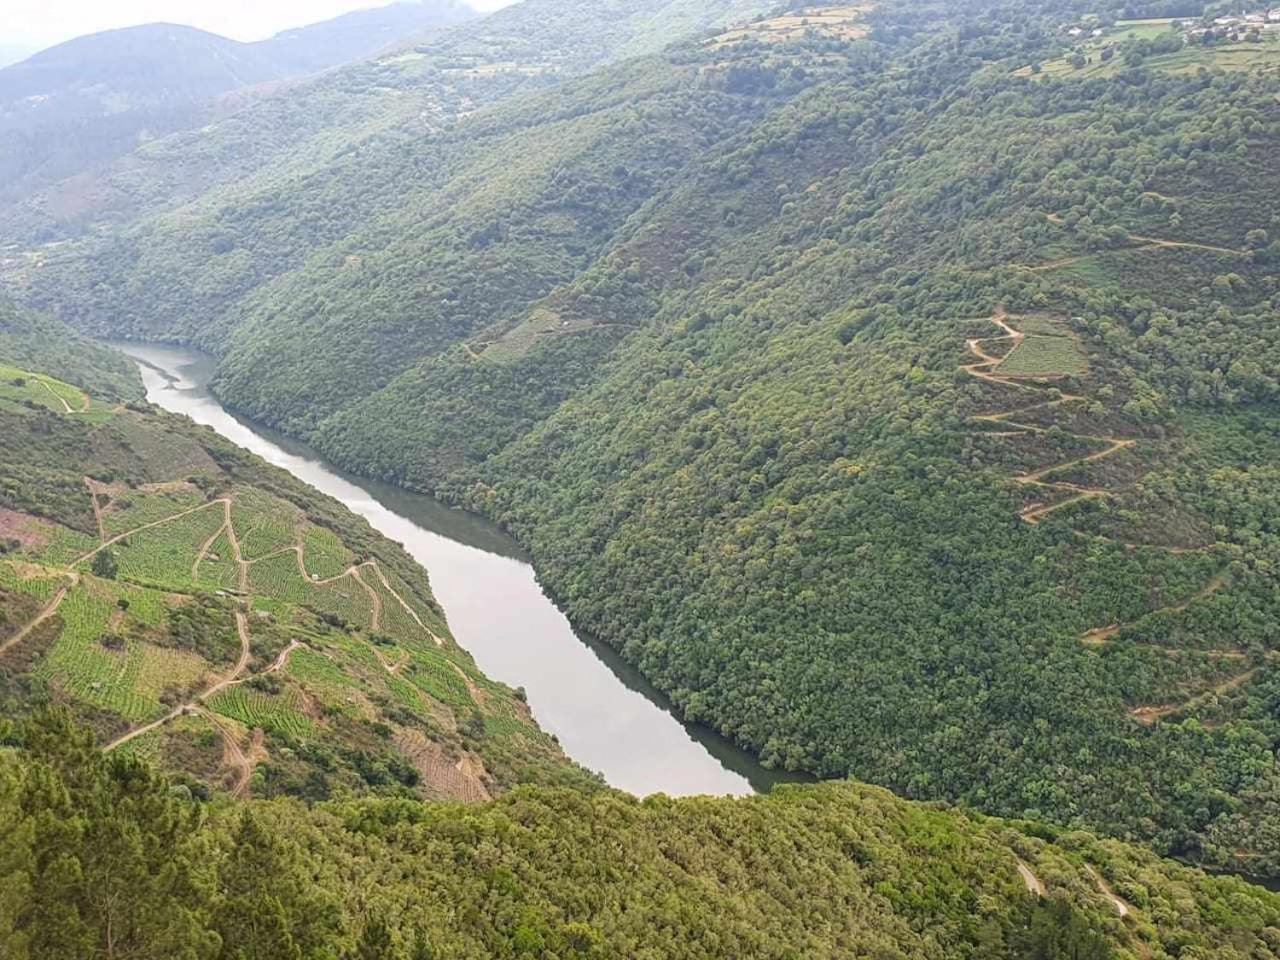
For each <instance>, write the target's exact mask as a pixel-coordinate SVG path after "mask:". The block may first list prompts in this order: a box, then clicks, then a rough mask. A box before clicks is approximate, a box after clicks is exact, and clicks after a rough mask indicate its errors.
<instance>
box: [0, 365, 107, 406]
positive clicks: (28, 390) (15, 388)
mask: <svg viewBox="0 0 1280 960" xmlns="http://www.w3.org/2000/svg"><path fill="white" fill-rule="evenodd" d="M0 398H2V399H5V400H11V401H13V402H16V403H24V402H31V403H35V404H38V405H39V406H42V407H44V408H46V409H47V410H52V411H53V412H54V413H66V412H67V407H70V408H71V411H72V412H78V411H80V410H82V409H83V408H84V407H85V406H86V405H87V403H88V398H87V397H86V396H85V395H84V394H83V393H81V392H80V391H79V390H77V389H76V388H75V387H73V386H71V385H70V384H68V383H63V382H62V381H61V380H55V379H54V378H53V377H47V376H45V375H44V374H40V373H31V372H30V371H27V370H20V369H18V368H17V367H11V366H9V365H8V364H2V363H0ZM63 401H66V406H64V405H63Z"/></svg>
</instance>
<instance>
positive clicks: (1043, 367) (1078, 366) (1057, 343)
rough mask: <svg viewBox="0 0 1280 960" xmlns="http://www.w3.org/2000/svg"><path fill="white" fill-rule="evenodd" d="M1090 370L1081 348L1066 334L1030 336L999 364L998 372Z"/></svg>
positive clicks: (1015, 374) (1050, 373)
mask: <svg viewBox="0 0 1280 960" xmlns="http://www.w3.org/2000/svg"><path fill="white" fill-rule="evenodd" d="M1087 371H1088V364H1087V363H1086V362H1085V358H1084V355H1083V354H1082V353H1081V352H1080V347H1079V346H1078V345H1077V344H1076V342H1075V341H1074V340H1073V339H1072V338H1071V337H1067V336H1059V337H1054V336H1048V337H1042V336H1029V337H1027V338H1026V339H1025V340H1022V341H1021V342H1019V344H1018V345H1017V346H1016V347H1014V348H1013V350H1011V351H1010V352H1009V355H1008V356H1007V357H1005V359H1004V360H1003V362H1001V364H1000V365H999V366H998V367H996V372H997V373H1000V374H1002V375H1004V376H1009V377H1026V376H1080V375H1082V374H1084V373H1086V372H1087Z"/></svg>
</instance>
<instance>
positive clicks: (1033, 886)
mask: <svg viewBox="0 0 1280 960" xmlns="http://www.w3.org/2000/svg"><path fill="white" fill-rule="evenodd" d="M1018 876H1020V877H1022V882H1023V883H1024V884H1026V886H1027V893H1030V894H1034V895H1035V896H1037V897H1043V896H1044V895H1045V889H1044V884H1043V883H1041V882H1040V878H1039V877H1037V876H1036V875H1035V874H1034V873H1032V872H1031V868H1030V867H1028V866H1027V865H1026V864H1025V863H1023V862H1022V861H1021V860H1019V861H1018Z"/></svg>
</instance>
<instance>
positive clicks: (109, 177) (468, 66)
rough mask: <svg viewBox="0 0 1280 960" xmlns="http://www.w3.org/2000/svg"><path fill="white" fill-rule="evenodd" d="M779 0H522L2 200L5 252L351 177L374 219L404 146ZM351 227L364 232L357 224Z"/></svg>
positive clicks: (269, 201)
mask: <svg viewBox="0 0 1280 960" xmlns="http://www.w3.org/2000/svg"><path fill="white" fill-rule="evenodd" d="M769 5H770V4H769V3H768V0H710V2H708V0H701V2H699V3H696V4H690V3H689V2H688V0H640V2H636V0H608V2H600V0H522V2H521V3H518V4H514V5H512V6H509V7H506V8H504V9H502V10H500V11H498V12H497V13H494V14H491V15H489V16H487V17H485V18H483V19H478V20H473V21H470V22H468V23H463V24H461V25H459V26H456V27H454V28H451V29H448V30H445V31H442V32H440V33H439V34H438V35H434V36H428V37H427V38H425V39H424V40H423V41H422V42H421V43H419V44H417V45H415V46H414V47H412V48H411V49H406V50H403V51H400V52H395V53H391V54H389V55H387V56H385V57H382V58H380V59H378V60H375V61H372V62H368V63H362V64H354V65H351V66H349V67H348V68H346V69H341V70H336V71H332V72H331V73H330V74H328V75H326V76H323V77H319V78H315V79H313V80H311V81H309V82H305V83H298V84H291V85H289V86H288V87H287V88H285V89H283V90H278V89H277V90H266V91H254V92H253V93H252V94H247V95H244V97H243V100H244V101H247V102H242V101H240V100H236V99H232V100H231V101H230V102H228V103H226V104H224V106H226V109H225V110H224V111H223V112H222V115H220V116H218V117H217V118H211V119H212V121H213V122H210V123H208V124H207V125H206V126H202V127H201V128H199V129H195V130H191V131H189V132H187V133H184V134H177V135H175V136H173V137H168V138H161V139H160V140H157V141H152V142H148V143H146V144H144V145H143V146H141V147H140V148H139V149H138V150H136V151H134V152H132V153H129V154H127V155H124V156H121V157H120V158H119V160H118V161H117V162H116V163H114V164H112V165H110V166H108V167H105V168H103V169H101V170H95V171H92V172H90V173H89V174H88V175H86V176H82V177H70V178H68V179H66V180H63V181H61V182H59V183H55V184H53V185H52V186H50V187H49V188H48V189H46V190H42V191H40V192H39V193H37V194H36V195H35V196H34V197H25V196H24V197H21V198H20V199H16V198H18V197H19V194H18V192H16V191H15V193H13V194H12V196H13V197H14V198H15V201H14V202H13V203H11V204H10V205H8V206H7V207H3V206H0V248H4V247H7V246H9V245H10V244H14V245H17V246H20V247H22V248H27V249H32V248H34V247H35V245H37V244H39V243H46V242H49V241H54V240H59V239H64V238H65V237H67V236H74V235H77V234H79V233H82V232H84V231H85V230H86V229H90V228H95V227H97V228H101V227H102V226H103V225H105V224H106V223H111V224H113V225H115V226H117V227H118V226H119V225H120V224H122V223H134V222H137V221H139V220H144V223H143V225H142V226H140V227H139V234H140V235H141V236H147V235H149V234H150V233H152V230H151V228H150V227H149V226H148V225H147V223H146V222H145V218H147V217H149V216H151V215H153V214H156V213H158V212H161V211H165V210H174V209H175V208H178V207H180V206H181V205H182V204H184V203H186V202H188V201H191V200H193V199H194V198H197V197H202V200H201V202H200V203H199V204H198V206H197V207H196V208H195V209H193V210H185V211H184V212H181V213H180V214H179V216H180V217H181V219H184V220H186V221H187V222H190V221H191V220H192V217H193V216H197V217H200V218H201V219H203V218H204V217H206V216H211V217H212V218H213V219H212V222H211V223H210V225H211V226H213V227H215V228H218V229H220V230H221V231H222V232H224V233H225V232H227V227H228V226H230V223H233V222H234V221H236V220H238V219H240V218H242V217H249V218H251V219H258V218H261V217H262V216H263V214H264V213H266V212H275V213H276V214H277V216H279V215H282V214H285V213H289V212H291V213H293V214H294V216H295V217H296V216H297V214H298V211H296V210H292V211H290V210H282V209H277V207H278V204H277V202H276V200H275V199H274V198H275V197H276V196H277V195H278V194H279V193H280V191H281V190H282V189H283V190H288V191H290V192H292V191H294V190H297V189H299V187H300V186H303V185H307V186H308V187H311V188H320V189H323V187H321V185H322V184H326V183H329V182H336V183H341V184H342V186H343V187H344V188H349V189H351V192H352V194H353V195H354V197H355V198H356V199H359V200H360V201H361V202H360V204H359V205H358V206H356V207H355V208H354V211H353V209H351V208H350V205H348V204H344V205H343V206H341V207H339V208H338V209H335V210H334V211H333V212H332V214H331V216H332V217H334V218H337V217H338V216H339V214H341V215H342V216H343V217H346V218H350V217H352V216H355V215H359V216H360V217H364V216H372V215H375V214H376V213H378V212H382V211H383V210H385V209H386V205H389V204H393V203H394V202H395V200H396V197H397V196H398V193H397V191H398V190H399V189H400V188H402V187H403V186H404V185H405V184H404V182H403V180H398V181H397V180H391V181H388V180H387V179H385V177H386V174H387V173H389V172H391V173H399V172H400V170H399V166H400V163H401V162H402V157H403V155H404V153H405V152H406V151H412V150H413V149H414V148H415V147H416V145H418V144H421V143H422V142H423V141H429V139H430V137H431V136H432V135H433V134H435V133H436V132H438V131H439V130H440V129H441V128H442V127H444V126H446V125H448V124H450V123H451V122H452V121H454V120H455V119H456V118H458V117H459V116H465V115H466V114H468V113H469V112H471V111H473V110H474V109H476V107H477V106H480V105H483V104H487V103H492V102H495V101H497V100H500V99H502V98H504V97H506V96H508V95H510V94H511V93H513V92H516V91H521V90H536V89H541V88H545V87H548V86H552V85H554V84H556V83H557V82H558V81H559V80H560V79H561V78H563V77H566V76H573V75H577V74H581V73H585V72H587V71H589V70H591V69H593V68H595V67H597V66H599V65H600V64H602V63H605V62H609V61H612V60H615V59H618V58H619V57H621V56H624V55H630V54H638V53H643V52H649V51H653V50H657V49H660V48H661V47H662V46H665V45H666V44H667V43H669V42H671V40H673V39H675V38H677V37H679V36H681V35H683V34H684V33H685V32H686V31H696V30H701V29H703V28H704V27H711V26H714V25H717V24H724V23H728V22H733V21H735V20H737V19H739V18H741V17H747V16H750V15H751V14H753V13H755V12H758V11H760V10H763V9H766V8H767V7H768V6H769ZM42 142H44V141H42ZM215 188H217V189H215ZM27 192H30V191H27ZM334 194H335V195H340V194H339V192H338V191H334ZM374 198H377V199H378V200H379V201H380V203H379V204H378V205H375V203H374ZM0 199H2V198H0ZM311 219H312V220H314V213H312V214H311ZM229 221H230V223H229ZM343 222H344V223H345V224H346V229H348V230H350V229H353V228H354V224H353V223H352V221H351V220H350V219H346V220H344V221H343ZM357 222H358V221H357ZM259 226H262V225H261V224H259ZM313 226H314V224H313ZM162 229H163V224H162ZM231 232H232V233H233V234H234V233H235V232H236V229H235V227H234V226H232V227H231ZM336 236H341V234H340V233H338V234H334V233H331V232H328V231H322V232H320V233H318V234H317V240H316V245H317V246H318V245H322V244H323V243H325V242H327V241H331V240H332V239H334V238H335V237H336ZM89 249H90V250H93V249H94V247H93V246H92V245H90V246H89ZM224 252H225V251H224ZM63 253H72V254H73V255H77V256H78V255H79V251H63Z"/></svg>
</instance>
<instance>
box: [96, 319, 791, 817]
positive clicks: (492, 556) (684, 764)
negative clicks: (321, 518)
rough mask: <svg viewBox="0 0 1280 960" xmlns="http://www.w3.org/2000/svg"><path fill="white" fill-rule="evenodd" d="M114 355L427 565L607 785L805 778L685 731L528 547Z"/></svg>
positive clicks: (718, 787)
mask: <svg viewBox="0 0 1280 960" xmlns="http://www.w3.org/2000/svg"><path fill="white" fill-rule="evenodd" d="M113 346H115V347H117V348H118V349H120V350H122V351H124V352H125V353H127V354H129V355H130V356H132V357H134V358H135V359H136V360H138V361H139V367H140V369H141V371H142V375H143V380H144V382H145V383H146V387H147V396H148V399H150V400H151V401H152V402H153V403H155V404H157V405H159V406H161V407H164V408H165V409H167V410H171V411H173V412H175V413H182V414H186V415H187V416H189V417H191V418H192V419H193V420H195V421H196V422H198V423H203V424H207V425H208V426H211V427H213V428H214V429H215V430H217V432H218V433H220V434H222V435H223V436H225V437H226V438H227V439H229V440H231V441H233V442H234V443H237V444H239V445H240V446H242V447H245V448H247V449H249V450H252V451H253V452H254V453H256V454H258V455H259V456H261V457H263V458H264V459H265V460H267V461H269V462H270V463H273V464H275V465H276V466H279V467H282V468H284V469H286V470H288V471H289V472H290V473H292V474H294V475H295V476H297V477H298V478H299V479H301V480H303V481H305V482H306V483H309V484H311V485H312V486H314V487H316V488H317V489H319V490H321V491H323V492H324V493H327V494H329V495H330V496H332V497H335V498H336V499H338V500H341V501H342V502H343V503H344V504H346V506H347V507H348V508H350V509H351V510H353V511H354V512H356V513H358V514H360V515H361V516H364V517H365V518H366V519H367V520H368V521H369V522H370V523H371V524H372V525H373V526H374V527H375V528H376V529H377V530H379V531H380V532H381V533H383V534H384V535H386V536H388V537H390V538H391V539H393V540H397V541H399V542H400V543H402V544H404V545H405V548H406V549H407V550H408V551H409V553H410V554H411V555H412V556H413V557H414V558H415V559H416V560H418V562H420V563H421V564H422V565H423V566H425V567H426V569H427V571H428V573H429V574H430V577H431V585H432V589H433V590H434V591H435V594H436V597H437V598H438V599H439V601H440V603H441V605H442V606H443V607H444V610H445V613H446V615H447V616H448V619H449V625H450V627H451V628H452V630H453V633H454V636H455V637H457V639H458V642H459V643H460V644H461V645H462V646H463V647H465V648H466V649H467V650H469V651H470V652H471V653H472V655H473V656H474V657H475V658H476V662H477V663H478V664H479V665H480V667H481V669H482V670H484V672H485V673H487V674H488V675H489V676H491V677H493V678H494V679H497V680H501V681H502V682H504V683H507V684H510V685H511V686H523V687H524V688H525V690H526V691H527V693H528V696H529V705H530V706H531V707H532V708H533V711H534V714H535V716H536V717H537V718H538V722H539V723H541V724H542V726H543V727H544V728H545V729H547V730H549V731H551V732H552V733H554V734H555V735H556V736H557V737H559V738H560V741H561V743H562V744H563V745H564V748H565V750H566V751H567V752H568V754H569V755H570V756H571V757H573V758H574V759H575V760H577V761H578V762H579V763H582V764H583V765H584V766H587V767H590V768H591V769H593V770H598V771H600V772H601V773H602V774H603V775H604V777H605V779H606V780H608V782H609V783H610V784H612V785H613V786H615V787H618V788H620V789H623V790H627V791H630V792H632V793H635V794H639V795H642V796H643V795H646V794H650V793H656V792H663V793H667V794H671V795H673V796H678V795H690V794H703V793H710V794H735V795H742V794H747V793H751V792H752V791H756V792H763V791H767V790H769V789H770V788H771V787H772V786H773V784H775V783H777V782H780V781H783V780H794V779H799V778H797V777H794V776H791V775H788V774H783V773H778V772H776V771H770V770H766V769H764V768H763V767H761V766H760V764H759V763H757V762H756V760H755V759H754V758H753V757H752V756H750V755H749V754H747V753H745V752H744V751H742V750H740V749H738V748H737V747H736V746H734V745H733V744H732V743H731V742H729V741H728V740H726V739H724V738H723V737H720V736H719V735H717V734H716V733H715V732H714V731H712V730H709V729H707V728H704V727H699V726H685V725H684V724H682V723H681V722H680V721H679V720H678V719H677V718H676V717H675V716H674V714H673V713H672V712H671V709H670V703H669V702H668V701H667V699H666V698H665V697H663V696H662V694H660V693H659V692H658V691H657V690H655V689H654V688H653V686H652V685H651V684H649V683H648V682H647V681H646V680H645V679H644V678H643V677H642V676H641V675H640V674H639V673H638V672H637V671H636V670H635V669H634V668H633V667H631V666H630V665H629V664H627V663H625V662H624V661H623V660H622V659H621V658H620V657H619V656H618V654H617V653H616V652H615V651H614V650H612V648H610V647H608V646H606V645H604V644H601V643H597V642H591V641H584V640H583V639H581V638H579V637H578V636H577V635H575V633H574V631H573V628H572V627H571V626H570V624H569V621H568V620H567V619H566V618H565V616H564V614H562V613H561V612H560V610H559V609H557V608H556V606H555V605H554V604H553V603H552V602H551V601H550V600H549V599H548V598H547V596H546V594H544V593H543V591H542V588H541V587H540V586H539V585H538V583H537V579H536V577H535V576H534V572H533V568H532V567H531V566H530V565H529V563H528V561H527V558H526V556H525V554H524V552H523V551H522V550H521V549H520V547H519V546H518V545H517V544H516V543H515V542H514V541H513V540H512V539H511V538H510V537H508V536H506V535H505V534H504V533H503V532H502V531H501V530H499V529H497V528H496V527H494V526H493V525H492V524H490V523H488V522H487V521H485V520H483V519H482V518H480V517H476V516H474V515H471V514H467V513H464V512H462V511H459V510H454V509H452V508H450V507H448V506H446V505H444V504H442V503H440V502H439V501H436V500H433V499H431V498H430V497H425V496H421V495H419V494H414V493H410V492H408V491H405V490H402V489H400V488H398V487H394V486H390V485H388V484H383V483H377V482H375V481H370V480H366V479H363V478H357V477H354V476H351V475H349V474H346V473H344V472H343V471H340V470H337V469H335V468H333V467H330V466H328V465H326V464H324V463H323V462H322V461H321V460H320V459H319V457H318V455H317V454H315V453H314V452H313V451H312V450H310V449H309V448H308V447H307V446H306V445H305V444H302V443H299V442H297V441H296V440H291V439H289V438H287V437H283V436H281V435H279V434H278V433H276V432H275V431H272V430H269V429H266V428H264V427H262V426H260V425H258V424H254V423H251V422H248V421H246V420H243V419H241V418H238V417H234V416H232V415H231V414H229V413H228V412H227V411H226V410H224V409H223V408H222V405H221V404H220V403H219V402H218V401H217V399H216V398H214V397H213V396H212V395H211V394H210V393H209V391H208V390H207V388H206V384H207V383H208V382H209V379H210V376H211V374H212V372H213V363H212V361H211V359H210V358H208V357H206V356H203V355H201V354H197V353H194V352H192V351H189V350H185V349H182V348H177V347H172V346H167V345H155V344H137V343H116V344H113Z"/></svg>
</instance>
